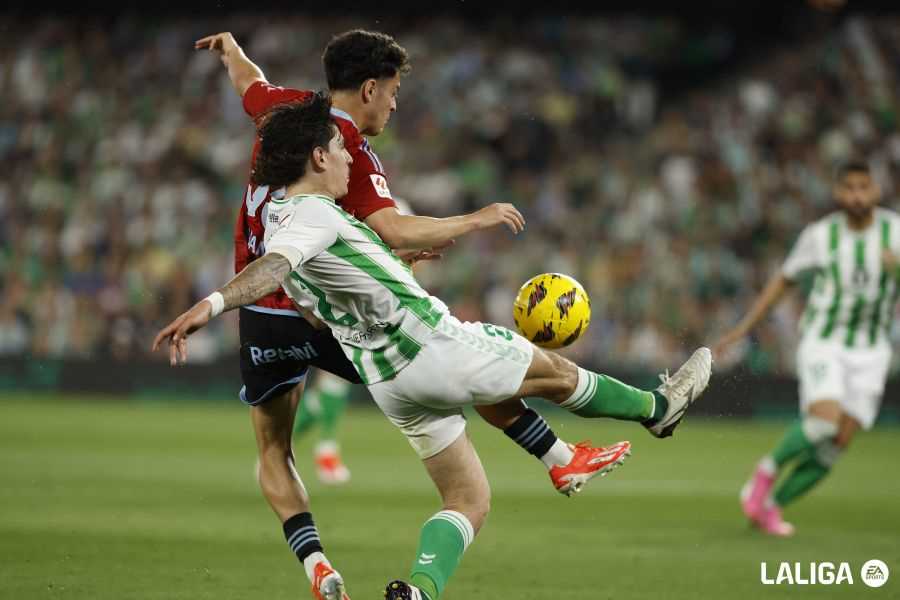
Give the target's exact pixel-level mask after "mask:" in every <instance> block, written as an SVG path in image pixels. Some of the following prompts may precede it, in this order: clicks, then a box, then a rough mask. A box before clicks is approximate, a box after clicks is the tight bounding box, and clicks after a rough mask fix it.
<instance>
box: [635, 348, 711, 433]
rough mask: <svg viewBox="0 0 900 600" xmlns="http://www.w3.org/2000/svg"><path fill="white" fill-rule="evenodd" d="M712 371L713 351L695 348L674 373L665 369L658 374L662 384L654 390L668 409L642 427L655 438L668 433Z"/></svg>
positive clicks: (703, 386)
mask: <svg viewBox="0 0 900 600" xmlns="http://www.w3.org/2000/svg"><path fill="white" fill-rule="evenodd" d="M711 372H712V352H710V350H709V348H698V349H697V350H696V351H694V353H693V354H692V355H691V357H690V358H689V359H687V361H686V362H685V363H684V364H683V365H681V368H680V369H678V370H677V371H676V372H675V374H674V375H672V376H669V372H668V371H666V372H665V374H661V375H660V376H659V378H660V380H662V384H661V385H660V386H659V387H658V388H656V391H657V392H659V393H660V394H662V395H663V396H664V397H665V398H666V400H667V401H668V402H669V408H668V409H667V410H666V414H665V415H663V418H662V419H660V420H659V421H658V422H656V423H654V424H653V425H647V424H644V427H646V428H647V429H648V430H649V431H650V433H652V434H653V435H655V436H656V437H658V438H665V437H669V436H671V435H672V432H673V431H674V430H675V428H676V427H678V424H679V423H680V422H681V419H682V418H684V413H685V412H686V411H687V409H688V407H689V406H690V405H691V404H693V402H694V400H696V399H697V398H698V397H699V396H700V394H702V393H703V390H705V389H706V386H707V384H709V375H710V373H711Z"/></svg>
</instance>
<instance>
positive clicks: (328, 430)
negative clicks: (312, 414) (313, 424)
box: [319, 386, 350, 440]
mask: <svg viewBox="0 0 900 600" xmlns="http://www.w3.org/2000/svg"><path fill="white" fill-rule="evenodd" d="M349 387H350V386H347V390H342V391H341V392H339V393H335V392H332V391H331V390H327V389H322V390H320V391H319V410H320V413H319V425H320V426H321V429H320V430H319V433H320V437H321V439H322V440H335V439H337V425H338V421H340V419H341V415H343V414H344V410H345V409H346V408H347V393H346V392H347V391H349Z"/></svg>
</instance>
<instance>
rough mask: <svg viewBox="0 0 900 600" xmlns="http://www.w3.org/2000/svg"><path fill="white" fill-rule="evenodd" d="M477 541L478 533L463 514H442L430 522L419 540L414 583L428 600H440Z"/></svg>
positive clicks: (412, 575)
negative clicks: (454, 573)
mask: <svg viewBox="0 0 900 600" xmlns="http://www.w3.org/2000/svg"><path fill="white" fill-rule="evenodd" d="M474 537H475V530H474V529H473V528H472V524H471V523H470V522H469V519H467V518H466V516H465V515H463V514H462V513H458V512H456V511H453V510H442V511H441V512H439V513H437V514H435V515H434V516H433V517H431V518H430V519H428V520H427V521H426V522H425V525H423V526H422V533H421V535H420V536H419V549H418V550H417V551H416V562H415V563H414V564H413V567H412V570H411V572H410V577H409V581H410V583H411V584H412V585H414V586H416V587H417V588H419V589H420V590H422V591H423V592H424V593H425V594H426V595H427V596H428V600H438V599H439V598H440V597H441V593H442V592H443V591H444V588H445V587H447V580H448V579H450V576H451V575H453V572H454V571H455V570H456V567H457V566H459V561H460V559H461V558H462V555H463V552H465V551H466V548H467V547H468V546H469V544H471V543H472V539H474Z"/></svg>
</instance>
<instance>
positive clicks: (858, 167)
mask: <svg viewBox="0 0 900 600" xmlns="http://www.w3.org/2000/svg"><path fill="white" fill-rule="evenodd" d="M850 173H864V174H865V175H871V174H872V168H871V167H870V166H869V163H867V162H866V161H864V160H860V159H853V160H848V161H847V162H845V163H843V164H842V165H840V166H839V167H838V169H837V174H836V177H837V179H838V180H841V179H843V178H844V177H846V176H847V175H849V174H850Z"/></svg>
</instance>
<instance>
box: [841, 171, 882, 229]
mask: <svg viewBox="0 0 900 600" xmlns="http://www.w3.org/2000/svg"><path fill="white" fill-rule="evenodd" d="M880 196H881V190H880V189H879V187H878V184H877V183H875V179H874V178H873V177H872V171H871V169H870V168H869V165H868V164H866V163H865V162H862V161H851V162H848V163H846V164H844V165H842V166H841V167H840V168H839V169H838V172H837V177H836V179H835V182H834V197H835V200H837V203H838V205H839V206H840V207H841V208H842V209H843V210H844V211H845V212H846V213H847V214H849V215H850V216H851V217H855V218H857V219H864V218H867V217H868V216H869V215H870V214H871V213H872V211H873V210H874V208H875V205H876V204H877V203H878V200H879V198H880Z"/></svg>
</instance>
